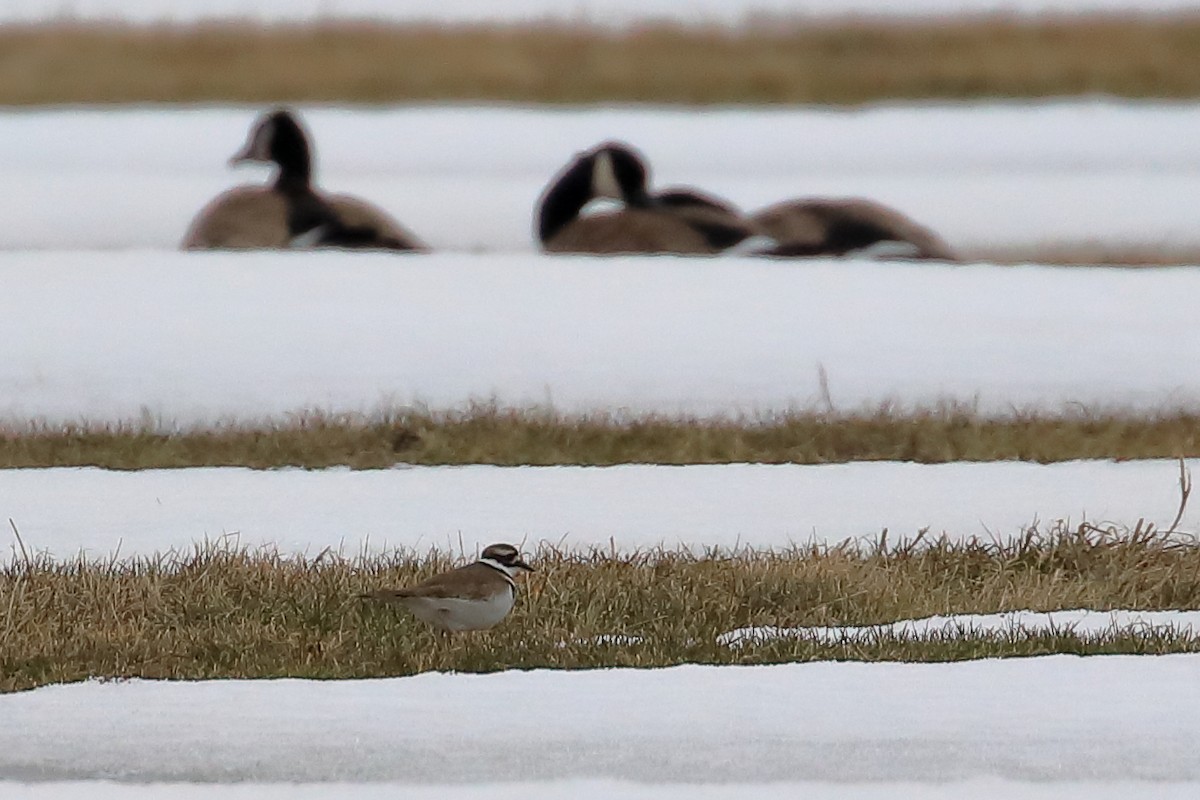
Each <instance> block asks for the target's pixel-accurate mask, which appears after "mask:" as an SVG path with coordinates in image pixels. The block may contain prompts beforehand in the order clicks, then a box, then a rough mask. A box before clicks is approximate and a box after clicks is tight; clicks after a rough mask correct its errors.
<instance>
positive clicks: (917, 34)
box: [0, 15, 1200, 105]
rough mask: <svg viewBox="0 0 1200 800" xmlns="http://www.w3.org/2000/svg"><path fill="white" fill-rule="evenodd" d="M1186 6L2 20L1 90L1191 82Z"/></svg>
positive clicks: (613, 90)
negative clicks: (695, 16)
mask: <svg viewBox="0 0 1200 800" xmlns="http://www.w3.org/2000/svg"><path fill="white" fill-rule="evenodd" d="M1198 60H1200V16H1197V15H1154V16H1086V17H1042V18H1033V19H1029V18H1026V19H1021V18H1006V17H999V16H998V17H982V18H979V17H976V18H967V19H958V20H932V21H928V20H927V21H907V22H896V21H886V20H884V21H870V20H857V21H849V22H829V21H816V22H813V21H805V20H801V19H788V18H782V19H771V20H762V21H760V23H759V24H752V25H749V26H745V27H742V28H736V29H721V28H714V29H704V28H700V29H695V28H680V27H671V26H665V25H658V26H654V25H650V26H643V27H637V28H634V29H631V30H626V31H605V30H597V29H593V28H586V27H572V26H569V25H552V24H541V25H534V26H525V27H516V26H503V25H499V26H458V27H439V26H431V25H407V26H405V25H390V24H384V23H349V22H340V23H339V22H329V23H322V24H320V25H315V26H286V25H285V26H274V27H261V26H255V25H253V24H250V23H245V22H239V23H237V24H211V25H200V26H189V27H174V28H173V27H141V26H121V25H116V24H110V25H102V24H80V23H70V22H59V23H48V24H42V25H32V26H31V25H7V26H2V27H0V104H4V105H39V104H59V103H226V102H246V103H261V104H265V103H276V102H337V103H366V104H373V103H400V102H426V101H446V100H452V101H502V102H507V101H517V102H525V103H603V102H635V103H678V104H726V103H754V104H764V103H828V104H859V103H868V102H874V101H879V100H885V99H906V100H927V99H940V100H965V99H978V98H997V97H1025V98H1036V97H1053V96H1064V95H1080V94H1092V93H1103V94H1110V95H1116V96H1121V97H1130V98H1141V97H1153V98H1192V97H1197V96H1200V71H1198V70H1196V69H1195V64H1196V63H1197V61H1198Z"/></svg>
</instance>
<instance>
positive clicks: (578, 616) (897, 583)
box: [0, 527, 1200, 691]
mask: <svg viewBox="0 0 1200 800" xmlns="http://www.w3.org/2000/svg"><path fill="white" fill-rule="evenodd" d="M532 556H533V561H534V563H535V566H536V567H537V570H538V571H537V572H535V573H532V574H531V575H530V576H529V577H528V579H526V580H524V588H523V590H522V593H521V597H520V598H519V600H518V605H517V608H516V609H515V610H514V612H513V614H512V615H510V617H509V618H508V619H507V620H505V621H504V622H503V623H502V624H501V625H500V626H499V627H497V628H496V629H494V630H492V631H487V632H481V633H475V634H459V635H456V636H452V637H445V636H439V635H435V634H434V633H433V632H431V631H430V630H429V629H428V628H427V627H426V626H424V625H423V624H422V623H420V622H418V621H416V620H415V619H413V618H412V617H411V616H410V615H409V614H408V613H407V612H404V611H403V610H402V609H398V608H396V607H393V606H389V605H384V604H378V603H374V602H369V601H361V600H358V599H356V595H357V594H358V593H360V592H363V591H366V590H371V589H376V588H381V587H394V586H400V585H405V584H409V583H411V582H414V581H418V580H420V579H422V578H423V577H425V576H428V575H430V574H432V573H433V572H435V571H437V570H440V569H444V568H446V567H448V566H450V564H451V563H452V562H451V559H450V558H449V557H448V556H447V554H445V553H437V552H433V553H428V554H423V555H421V556H418V555H416V554H413V553H403V552H402V553H393V554H388V555H382V556H372V557H363V558H357V559H343V558H340V557H338V556H336V555H333V554H329V553H324V554H322V555H320V556H318V557H317V558H314V559H301V558H287V557H282V556H280V555H278V554H275V553H269V552H249V551H245V550H230V549H222V548H213V547H208V548H198V549H197V550H196V551H194V552H190V553H183V554H172V555H167V556H158V557H153V558H133V559H125V560H106V561H90V560H86V559H82V558H80V559H75V560H68V561H54V560H50V559H48V558H45V557H34V556H30V557H29V558H28V559H25V558H21V557H17V558H14V560H13V561H12V562H11V563H9V564H8V565H7V566H6V567H4V568H2V569H0V612H2V616H0V691H14V690H21V689H28V688H31V687H35V686H39V685H43V684H47V683H54V682H62V681H74V680H80V679H84V678H91V677H100V678H123V677H135V676H137V677H147V678H174V679H201V678H267V677H280V676H297V677H313V678H361V677H371V676H391V675H408V674H413V673H417V672H423V671H428V670H465V671H491V670H499V669H509V668H535V667H548V668H564V669H580V668H590V667H602V666H638V667H654V666H666V665H671V664H679V663H697V662H698V663H712V664H760V663H775V662H785V661H807V660H813V659H859V660H914V661H931V660H932V661H942V660H957V659H966V658H979V657H984V656H1021V655H1037V654H1045V653H1079V654H1085V653H1167V652H1200V640H1198V639H1197V638H1195V637H1180V636H1171V635H1162V634H1149V633H1128V634H1122V635H1117V636H1114V635H1106V636H1094V637H1079V636H1075V635H1073V634H1071V633H1069V632H1065V631H1064V632H1058V633H1052V634H1041V635H1035V636H1015V637H1014V636H1008V635H980V636H970V637H964V638H949V639H944V640H940V641H930V642H919V641H913V640H905V639H898V638H895V637H886V636H885V637H879V638H877V639H876V640H874V641H867V642H861V643H841V644H831V643H820V642H818V641H816V640H813V639H807V640H805V639H801V640H778V641H773V642H767V643H762V644H751V645H747V646H743V647H737V648H733V647H728V646H724V645H722V644H720V643H718V641H717V637H719V636H720V635H721V634H722V633H725V632H728V631H730V630H733V629H736V628H742V627H749V626H760V625H778V626H813V625H818V626H823V625H865V624H873V623H881V622H890V621H895V620H898V619H906V618H919V617H924V616H930V615H933V614H945V613H992V612H998V611H1005V610H1019V609H1034V610H1043V611H1049V610H1056V609H1068V608H1095V609H1107V608H1125V609H1143V610H1146V609H1187V608H1200V545H1197V544H1195V543H1185V542H1179V541H1175V540H1173V539H1170V538H1168V537H1166V536H1162V535H1159V534H1157V533H1155V532H1154V531H1152V530H1147V529H1137V530H1134V531H1118V530H1099V529H1096V528H1093V527H1080V528H1077V529H1066V528H1058V529H1055V530H1053V531H1048V532H1046V533H1044V534H1041V533H1038V532H1037V531H1030V532H1028V533H1027V535H1026V536H1025V537H1023V538H1021V539H1018V540H1016V541H1011V542H1007V543H1003V544H997V543H984V542H978V541H975V542H968V543H952V542H949V541H945V540H941V541H933V542H913V541H907V542H895V543H892V544H890V545H888V544H884V543H883V542H880V543H879V544H878V545H877V546H874V547H865V548H863V547H856V546H850V545H842V546H836V547H812V548H794V549H791V550H788V551H784V552H772V553H768V552H753V551H740V552H736V553H728V552H722V551H710V552H705V553H691V552H681V551H669V550H654V551H647V552H640V553H634V554H614V553H606V552H600V551H595V552H591V553H583V554H579V553H566V552H559V551H556V550H554V549H547V548H543V549H542V550H540V551H538V552H536V553H534V554H532ZM604 635H623V636H634V637H639V639H640V640H641V641H640V642H639V643H636V644H603V643H596V642H595V641H594V640H595V638H596V637H598V636H604Z"/></svg>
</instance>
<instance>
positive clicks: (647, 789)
mask: <svg viewBox="0 0 1200 800" xmlns="http://www.w3.org/2000/svg"><path fill="white" fill-rule="evenodd" d="M1198 794H1200V783H1178V782H1176V783H1164V782H1159V781H1155V782H1133V781H1111V782H1109V781H1106V782H1104V783H1099V782H1091V783H1089V782H1082V781H1070V782H1067V781H1054V782H1050V783H1048V782H1018V781H1008V780H1000V779H996V778H980V779H977V780H968V781H952V782H947V783H882V782H877V783H867V784H846V783H813V782H804V783H798V782H776V783H756V784H750V783H732V784H731V783H719V784H701V783H633V782H630V781H619V780H600V779H591V780H588V779H581V780H567V781H547V782H544V783H528V782H523V781H515V782H509V783H472V784H434V785H429V784H424V785H419V784H408V783H317V784H303V783H302V784H296V783H286V784H279V783H272V784H264V783H248V784H247V783H241V784H210V783H201V784H195V783H191V784H188V783H170V784H163V783H151V784H131V783H114V782H108V781H79V782H69V783H14V782H4V781H0V796H3V797H4V798H5V800H64V798H71V799H72V800H73V799H74V798H85V797H86V798H88V800H327V798H330V797H353V798H354V800H395V798H397V797H403V798H404V800H446V798H450V797H453V798H454V799H455V800H563V798H572V800H744V799H745V798H748V797H753V798H758V799H759V800H794V798H797V797H803V798H805V800H895V798H898V797H903V798H905V800H961V798H964V797H969V798H971V799H972V800H1129V798H1131V797H1150V796H1153V797H1154V798H1155V800H1195V798H1196V797H1197V795H1198Z"/></svg>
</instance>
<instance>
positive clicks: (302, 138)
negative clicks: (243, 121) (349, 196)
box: [229, 109, 312, 188]
mask: <svg viewBox="0 0 1200 800" xmlns="http://www.w3.org/2000/svg"><path fill="white" fill-rule="evenodd" d="M229 163H230V165H231V166H233V165H238V164H246V163H258V164H275V165H277V166H278V167H279V173H278V175H277V177H276V185H277V186H280V187H283V188H290V187H295V188H307V187H308V186H309V184H310V182H311V180H312V151H311V148H310V146H309V143H308V134H307V133H305V131H304V127H303V126H302V125H301V124H300V121H299V120H298V119H297V118H296V116H295V115H294V114H293V113H292V112H291V111H288V110H287V109H277V110H275V111H271V112H269V113H267V114H264V115H263V116H261V117H259V118H258V120H257V121H256V122H255V123H254V126H253V127H252V128H251V129H250V135H249V136H248V137H247V139H246V144H245V145H244V146H243V147H242V149H241V150H239V151H238V152H237V153H235V154H234V156H233V158H231V159H230V160H229Z"/></svg>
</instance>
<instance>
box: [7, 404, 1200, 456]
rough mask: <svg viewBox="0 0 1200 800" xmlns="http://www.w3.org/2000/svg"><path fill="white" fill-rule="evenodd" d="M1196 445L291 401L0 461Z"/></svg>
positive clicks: (1183, 450) (120, 430)
mask: <svg viewBox="0 0 1200 800" xmlns="http://www.w3.org/2000/svg"><path fill="white" fill-rule="evenodd" d="M1179 456H1186V457H1198V456H1200V414H1197V413H1190V412H1163V413H1161V414H1134V413H1128V414H1120V413H1090V412H1088V411H1087V410H1067V411H1064V412H1063V413H1060V414H1033V413H1030V414H1014V415H1010V416H1007V417H1000V418H993V417H985V416H981V415H979V414H976V413H974V412H972V411H971V410H970V409H968V408H956V407H947V408H940V409H932V410H924V411H899V410H895V409H892V408H889V407H882V408H879V409H876V410H874V411H865V412H861V413H835V412H828V413H825V412H816V411H807V412H802V411H797V412H793V413H786V414H779V415H775V416H769V417H761V418H742V419H690V418H679V417H656V416H644V417H632V418H625V417H619V416H612V415H606V414H593V415H587V416H567V415H561V414H556V413H553V412H549V411H537V410H532V411H521V410H509V409H503V408H497V407H493V406H487V405H482V406H475V407H473V408H471V409H469V410H467V411H463V412H457V413H433V412H428V411H411V410H398V411H395V412H393V413H390V414H383V415H380V416H377V417H370V418H368V417H361V416H344V417H337V416H334V417H330V416H321V415H297V416H295V417H292V418H289V419H287V420H285V421H281V422H276V423H263V424H259V425H252V424H244V425H238V424H231V425H225V426H218V427H215V428H207V429H198V430H191V431H187V430H185V431H177V432H170V433H165V432H161V431H159V430H157V429H155V428H154V427H144V426H140V425H129V426H105V425H95V426H89V425H67V426H45V425H17V424H10V425H8V426H6V427H0V468H12V467H62V466H99V467H106V468H110V469H150V468H170V467H197V466H246V467H253V468H260V469H265V468H271V467H283V466H296V467H309V468H321V467H330V466H350V467H353V468H358V469H373V468H381V467H388V466H392V465H395V464H425V465H434V464H497V465H505V466H513V465H557V464H583V465H594V466H605V465H613V464H631V463H650V464H723V463H743V462H753V463H797V464H824V463H836V462H846V461H879V460H900V461H916V462H922V463H943V462H950V461H1000V460H1020V461H1036V462H1043V463H1050V462H1057V461H1069V460H1074V459H1082V458H1093V459H1094V458H1112V459H1144V458H1176V457H1179Z"/></svg>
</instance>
